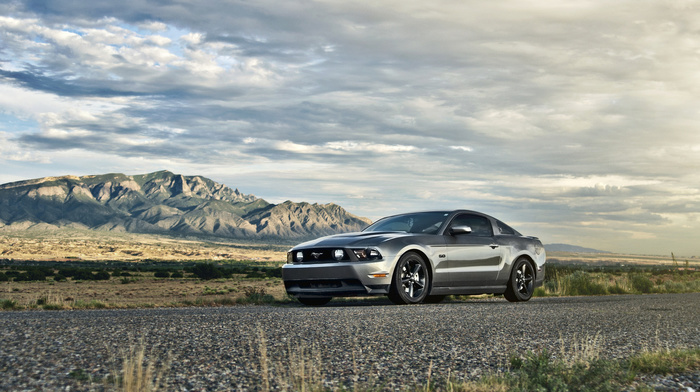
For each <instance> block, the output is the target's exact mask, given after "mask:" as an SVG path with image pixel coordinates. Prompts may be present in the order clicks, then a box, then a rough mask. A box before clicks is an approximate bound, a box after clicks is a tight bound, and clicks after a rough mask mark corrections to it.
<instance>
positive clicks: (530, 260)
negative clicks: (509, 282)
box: [508, 253, 538, 279]
mask: <svg viewBox="0 0 700 392" xmlns="http://www.w3.org/2000/svg"><path fill="white" fill-rule="evenodd" d="M518 259H525V260H527V262H528V263H529V264H530V266H531V267H532V271H533V273H534V274H535V278H537V273H538V272H537V263H536V262H535V260H534V259H533V258H532V256H530V255H529V254H527V253H520V254H518V255H517V256H515V257H514V258H513V261H511V263H510V269H511V271H512V270H513V268H515V263H516V262H517V261H518ZM508 276H509V279H510V273H509V274H508Z"/></svg>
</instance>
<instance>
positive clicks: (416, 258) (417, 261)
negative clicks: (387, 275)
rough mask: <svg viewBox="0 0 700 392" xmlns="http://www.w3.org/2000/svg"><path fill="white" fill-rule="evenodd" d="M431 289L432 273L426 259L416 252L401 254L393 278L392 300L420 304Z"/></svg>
mask: <svg viewBox="0 0 700 392" xmlns="http://www.w3.org/2000/svg"><path fill="white" fill-rule="evenodd" d="M429 291H430V273H429V271H428V265H427V263H426V262H425V260H423V258H422V257H421V256H420V255H419V254H417V253H415V252H408V253H406V254H404V255H403V256H401V258H400V259H399V262H398V263H397V264H396V269H395V270H394V276H393V277H392V280H391V289H390V290H389V299H390V300H391V302H393V303H395V304H397V305H403V304H419V303H421V302H423V300H425V298H426V297H427V296H428V292H429Z"/></svg>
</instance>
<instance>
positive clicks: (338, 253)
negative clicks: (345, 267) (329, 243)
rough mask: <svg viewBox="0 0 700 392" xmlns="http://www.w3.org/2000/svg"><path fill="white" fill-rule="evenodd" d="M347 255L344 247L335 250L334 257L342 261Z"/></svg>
mask: <svg viewBox="0 0 700 392" xmlns="http://www.w3.org/2000/svg"><path fill="white" fill-rule="evenodd" d="M343 257H345V252H343V250H342V249H336V250H334V251H333V258H334V259H336V260H338V261H340V260H342V259H343Z"/></svg>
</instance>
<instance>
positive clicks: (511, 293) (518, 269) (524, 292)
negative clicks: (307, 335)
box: [503, 258, 535, 302]
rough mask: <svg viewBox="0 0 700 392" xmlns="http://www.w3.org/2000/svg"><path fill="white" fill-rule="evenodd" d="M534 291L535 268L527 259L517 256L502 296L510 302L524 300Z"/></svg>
mask: <svg viewBox="0 0 700 392" xmlns="http://www.w3.org/2000/svg"><path fill="white" fill-rule="evenodd" d="M534 291H535V270H534V268H532V264H530V262H529V261H528V260H527V259H525V258H519V259H518V260H516V261H515V264H514V265H513V269H512V270H511V271H510V280H509V281H508V287H507V288H506V292H505V293H503V296H504V297H505V298H506V299H507V300H508V301H510V302H524V301H527V300H529V299H530V298H531V297H532V293H533V292H534Z"/></svg>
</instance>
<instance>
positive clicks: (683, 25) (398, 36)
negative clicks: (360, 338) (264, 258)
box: [0, 0, 700, 257]
mask: <svg viewBox="0 0 700 392" xmlns="http://www.w3.org/2000/svg"><path fill="white" fill-rule="evenodd" d="M698 15H700V3H698V2H695V1H673V0H670V1H640V0H619V1H614V2H610V1H603V0H594V1H588V0H576V1H557V2H552V1H545V0H542V1H528V2H523V1H508V0H505V1H497V2H494V1H489V0H484V1H472V0H469V1H463V0H456V1H447V0H436V1H429V2H426V1H414V0H400V1H398V0H397V1H394V0H382V1H373V2H348V1H334V0H327V1H326V0H320V1H314V0H285V1H279V0H275V1H269V0H255V1H200V0H197V1H195V0H179V1H164V0H159V1H145V0H123V1H118V2H115V1H111V0H110V1H97V0H96V1H89V2H86V1H83V0H50V1H48V0H44V1H42V0H27V1H4V2H2V3H1V4H0V183H6V182H12V181H19V180H25V179H31V178H39V177H45V176H58V175H68V174H70V175H88V174H102V173H114V172H116V173H125V174H142V173H148V172H152V171H157V170H170V171H172V172H175V173H178V174H184V175H203V176H205V177H208V178H211V179H213V180H215V181H217V182H220V183H224V184H226V185H228V186H230V187H232V188H238V189H239V190H240V191H241V192H243V193H247V194H255V195H256V196H258V197H261V198H263V199H265V200H267V201H269V202H272V203H279V202H282V201H285V200H293V201H307V202H311V203H331V202H332V203H336V204H339V205H341V206H342V207H344V208H345V209H347V210H348V211H350V212H351V213H353V214H356V215H360V216H364V217H368V218H370V219H377V218H380V217H382V216H386V215H390V214H395V213H401V212H408V211H418V210H432V209H457V208H465V209H473V210H477V211H482V212H485V213H488V214H490V215H493V216H496V217H497V218H499V219H502V220H503V221H505V222H506V223H508V224H510V225H512V226H513V227H515V228H516V229H518V230H519V231H520V232H522V233H523V234H526V235H533V236H538V237H540V238H541V239H542V241H543V242H544V243H567V244H573V245H580V246H586V247H593V248H598V249H602V250H607V251H613V252H621V253H634V254H658V255H669V256H670V253H671V252H674V253H675V254H676V255H686V256H688V257H690V256H694V255H696V256H700V240H699V239H700V234H698V233H700V220H699V219H698V218H699V217H700V189H699V186H700V16H698Z"/></svg>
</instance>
